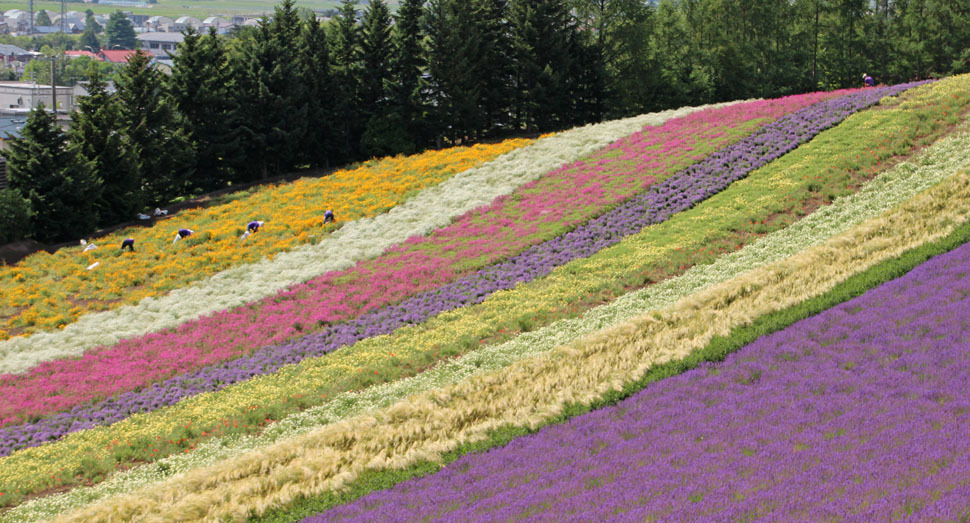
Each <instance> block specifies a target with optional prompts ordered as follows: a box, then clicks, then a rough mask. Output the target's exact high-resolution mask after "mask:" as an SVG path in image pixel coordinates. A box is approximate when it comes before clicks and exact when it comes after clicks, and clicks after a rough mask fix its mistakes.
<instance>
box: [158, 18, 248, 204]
mask: <svg viewBox="0 0 970 523" xmlns="http://www.w3.org/2000/svg"><path fill="white" fill-rule="evenodd" d="M224 45H225V44H224V43H223V41H222V40H221V39H220V38H219V37H218V36H216V34H215V29H210V30H209V34H207V35H200V34H198V33H196V32H195V31H193V30H191V29H190V30H189V31H187V32H186V33H185V40H184V41H183V42H182V43H181V44H180V45H179V53H178V54H177V55H175V57H174V66H173V67H172V74H171V75H170V76H169V77H168V79H167V80H168V91H169V93H170V95H171V97H172V100H173V101H174V104H175V107H176V109H177V110H178V113H179V114H180V115H181V117H182V125H183V129H184V130H185V134H186V136H187V138H188V140H189V142H190V143H191V148H192V149H191V150H192V153H193V156H194V158H193V163H194V169H193V170H194V176H193V178H192V180H191V181H190V183H191V185H192V187H193V188H197V189H201V190H203V191H210V190H212V189H216V188H219V187H224V186H225V184H226V183H227V182H230V181H232V180H234V179H235V177H236V169H235V165H236V164H238V162H239V158H240V155H241V153H242V149H241V147H240V143H239V132H238V126H237V125H236V115H237V107H236V105H235V103H234V102H235V100H234V98H233V97H232V96H231V93H232V89H233V83H232V75H231V71H230V69H229V58H228V54H227V53H226V50H225V47H224Z"/></svg>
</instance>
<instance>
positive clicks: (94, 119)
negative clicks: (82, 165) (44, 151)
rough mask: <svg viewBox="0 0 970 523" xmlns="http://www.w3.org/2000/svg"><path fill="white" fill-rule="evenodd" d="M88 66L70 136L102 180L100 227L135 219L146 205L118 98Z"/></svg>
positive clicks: (99, 202)
mask: <svg viewBox="0 0 970 523" xmlns="http://www.w3.org/2000/svg"><path fill="white" fill-rule="evenodd" d="M90 67H91V68H90V70H89V73H88V75H89V77H90V81H89V82H88V86H87V90H88V95H87V96H84V97H82V98H80V99H79V100H78V109H77V111H76V112H75V113H74V115H73V116H72V117H71V129H70V134H69V136H70V140H71V142H72V143H73V144H75V145H76V146H77V149H78V153H79V154H80V155H81V157H82V158H84V159H86V160H88V161H90V162H92V165H93V167H94V173H95V175H96V176H97V177H98V178H100V180H101V189H102V190H101V197H100V198H98V201H97V205H98V212H99V214H100V216H101V220H100V224H101V225H112V224H115V223H118V222H123V221H127V220H131V219H134V217H135V214H136V213H138V211H140V210H142V208H144V206H145V203H146V202H145V197H144V194H143V193H142V188H141V181H140V179H139V176H138V170H137V168H136V162H135V155H134V149H133V147H132V145H131V143H130V142H129V140H128V137H127V135H126V134H125V133H124V132H123V130H122V121H121V107H120V106H119V104H118V99H117V97H115V96H114V95H111V94H109V93H108V92H107V85H106V84H105V82H104V81H103V80H102V77H101V74H100V72H99V69H98V66H97V65H96V64H94V63H92V64H91V66H90Z"/></svg>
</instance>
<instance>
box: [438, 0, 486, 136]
mask: <svg viewBox="0 0 970 523" xmlns="http://www.w3.org/2000/svg"><path fill="white" fill-rule="evenodd" d="M476 14H477V13H476V11H475V9H474V5H473V4H472V3H471V2H466V1H459V0H431V1H430V2H429V3H428V7H427V10H426V11H425V17H426V18H425V32H426V33H427V35H428V39H427V40H428V56H427V59H428V73H429V74H430V79H429V80H430V81H429V86H428V94H429V106H430V107H432V108H433V109H432V111H431V115H432V116H431V118H432V120H431V121H432V125H433V126H434V127H435V128H436V129H437V133H438V140H437V141H438V143H439V145H440V144H442V142H443V140H448V141H449V142H452V143H454V142H466V141H468V140H475V139H476V138H477V134H478V131H479V130H480V129H481V128H482V125H483V122H484V118H483V116H482V113H481V111H480V110H479V107H480V104H481V96H482V91H483V89H484V85H482V81H481V80H482V78H481V76H480V75H479V73H480V69H479V67H480V65H481V63H482V61H481V58H482V33H481V29H482V28H481V26H480V24H479V23H478V22H479V19H478V17H477V16H476Z"/></svg>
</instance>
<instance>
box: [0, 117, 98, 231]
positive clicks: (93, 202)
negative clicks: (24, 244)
mask: <svg viewBox="0 0 970 523" xmlns="http://www.w3.org/2000/svg"><path fill="white" fill-rule="evenodd" d="M6 157H7V177H8V180H9V182H10V187H11V188H13V189H16V190H18V191H20V193H21V194H22V195H23V196H25V197H26V198H27V199H28V200H30V206H31V208H32V209H33V211H34V212H35V213H36V216H35V218H34V227H35V232H36V236H37V238H38V239H40V240H41V241H64V240H68V239H74V238H77V237H78V236H83V235H85V234H87V233H88V232H90V231H91V230H93V229H94V227H95V226H96V225H97V223H98V212H97V200H98V197H99V196H100V193H101V182H100V180H98V178H97V177H96V176H95V175H94V169H93V165H92V162H90V161H87V160H85V159H83V158H82V157H81V156H80V154H78V150H77V148H76V147H74V146H72V145H70V144H69V143H68V141H67V134H66V133H65V132H64V131H63V130H61V127H60V126H59V125H58V124H57V121H56V119H55V116H54V114H53V113H51V112H48V111H47V110H45V109H44V106H43V105H40V106H38V107H37V108H35V109H34V110H32V111H31V112H30V114H29V115H28V117H27V123H26V124H25V125H24V127H23V129H22V130H21V133H20V137H19V138H15V139H13V140H10V148H9V150H8V151H7V152H6Z"/></svg>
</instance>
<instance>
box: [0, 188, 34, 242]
mask: <svg viewBox="0 0 970 523" xmlns="http://www.w3.org/2000/svg"><path fill="white" fill-rule="evenodd" d="M34 214H35V213H34V209H33V207H31V205H30V200H28V199H27V198H24V196H23V195H22V194H21V193H20V191H19V190H17V189H14V188H12V187H7V188H5V189H0V245H4V244H7V243H10V242H15V241H18V240H23V239H24V238H30V237H31V236H32V235H33V234H34Z"/></svg>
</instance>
